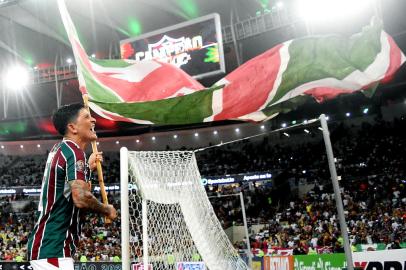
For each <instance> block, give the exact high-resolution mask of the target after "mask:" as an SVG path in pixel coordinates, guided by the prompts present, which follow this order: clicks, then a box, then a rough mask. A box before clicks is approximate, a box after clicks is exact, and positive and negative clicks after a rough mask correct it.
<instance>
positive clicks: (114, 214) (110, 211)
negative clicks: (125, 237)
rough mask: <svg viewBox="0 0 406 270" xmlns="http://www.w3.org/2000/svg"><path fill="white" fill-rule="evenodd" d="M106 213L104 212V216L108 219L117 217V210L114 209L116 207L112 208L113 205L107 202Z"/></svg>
mask: <svg viewBox="0 0 406 270" xmlns="http://www.w3.org/2000/svg"><path fill="white" fill-rule="evenodd" d="M106 207H107V211H106V212H107V214H106V217H107V218H108V219H110V220H114V219H116V218H117V211H116V209H115V208H114V206H113V205H111V204H108V205H107V206H106Z"/></svg>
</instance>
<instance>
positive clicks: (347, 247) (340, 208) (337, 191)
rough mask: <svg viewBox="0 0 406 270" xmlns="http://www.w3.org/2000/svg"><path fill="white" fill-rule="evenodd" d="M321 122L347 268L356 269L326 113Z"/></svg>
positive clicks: (349, 269)
mask: <svg viewBox="0 0 406 270" xmlns="http://www.w3.org/2000/svg"><path fill="white" fill-rule="evenodd" d="M320 123H321V127H322V129H323V138H324V144H325V146H326V152H327V160H328V167H329V169H330V175H331V182H332V183H333V189H334V197H335V201H336V206H337V214H338V221H339V223H340V229H341V235H342V237H343V240H344V243H343V245H344V253H345V259H346V262H347V268H346V269H348V270H354V265H353V261H352V253H351V247H350V240H349V238H348V231H347V223H345V215H344V207H343V201H342V199H341V193H340V186H339V185H338V177H337V170H336V165H335V163H334V155H333V148H332V146H331V140H330V132H329V131H328V125H327V120H326V116H325V115H324V114H322V115H320Z"/></svg>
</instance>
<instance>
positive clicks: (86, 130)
mask: <svg viewBox="0 0 406 270" xmlns="http://www.w3.org/2000/svg"><path fill="white" fill-rule="evenodd" d="M95 125H96V119H94V118H93V117H92V116H91V115H90V113H89V112H88V110H86V109H85V108H83V109H81V110H80V111H79V114H78V117H77V118H76V122H75V128H76V132H77V135H79V137H80V138H81V139H82V140H83V141H87V142H89V141H94V140H96V139H97V135H96V133H95V131H94V127H95Z"/></svg>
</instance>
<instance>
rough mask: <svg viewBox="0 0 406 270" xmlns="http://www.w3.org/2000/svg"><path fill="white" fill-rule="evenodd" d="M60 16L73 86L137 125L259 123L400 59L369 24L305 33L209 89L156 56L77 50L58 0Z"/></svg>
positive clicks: (101, 108) (382, 72)
mask: <svg viewBox="0 0 406 270" xmlns="http://www.w3.org/2000/svg"><path fill="white" fill-rule="evenodd" d="M58 5H59V9H60V12H61V16H62V20H63V23H64V25H65V28H66V31H67V33H68V37H69V40H70V42H71V44H72V48H73V52H74V55H75V60H76V63H77V66H78V69H77V70H78V78H79V85H80V90H81V91H82V93H84V94H85V93H87V94H88V95H89V101H90V107H91V108H92V109H93V110H94V111H95V112H96V113H98V114H99V115H100V116H102V117H105V118H107V119H111V120H115V121H128V122H135V123H140V124H191V123H199V122H209V121H220V120H227V119H240V120H252V121H264V120H266V119H269V118H271V117H273V116H274V115H276V114H277V113H278V112H280V110H281V109H282V108H283V107H284V106H285V107H289V106H291V104H292V103H294V102H295V101H298V100H301V99H302V98H303V97H313V98H315V99H316V100H317V101H319V102H321V101H323V100H326V99H332V98H334V97H336V96H337V95H340V94H344V93H352V92H355V91H360V90H365V89H368V88H370V87H371V86H374V85H376V84H377V83H379V82H385V81H388V80H389V79H390V78H392V77H393V75H394V74H395V72H396V71H397V70H398V69H399V67H400V66H401V65H402V64H403V63H404V62H405V61H406V58H405V56H404V54H403V53H402V52H401V51H400V49H399V47H398V46H397V45H396V43H395V42H394V40H393V39H392V37H390V36H389V35H388V34H386V33H385V32H384V31H383V30H382V27H381V25H380V24H379V23H377V22H374V23H372V24H371V25H370V26H367V27H365V28H364V29H363V31H362V32H361V33H359V34H357V35H353V36H351V37H343V36H338V35H329V36H317V37H305V38H300V39H294V40H290V41H287V42H284V43H282V44H279V45H277V46H275V47H274V48H272V49H270V50H268V51H266V52H265V53H263V54H261V55H259V56H257V57H255V58H253V59H251V60H250V61H248V62H246V63H245V64H243V65H242V66H240V67H238V68H237V69H236V70H234V71H233V72H231V73H230V74H228V75H227V76H226V77H224V78H223V79H222V80H220V81H219V82H217V83H216V84H215V85H214V86H213V87H211V88H204V87H203V86H202V85H201V84H200V83H199V82H197V81H196V80H195V79H193V78H192V77H190V76H188V75H187V74H186V73H185V72H183V71H182V70H181V69H179V68H177V67H175V66H172V65H170V64H166V63H162V62H159V61H155V60H151V61H142V62H137V63H136V62H133V61H130V60H96V59H92V58H90V57H88V55H87V54H86V52H85V50H84V49H83V47H82V45H81V43H80V40H79V38H78V35H77V33H76V30H75V27H74V25H73V23H72V20H71V18H70V16H69V13H68V11H67V9H66V6H65V3H64V0H58Z"/></svg>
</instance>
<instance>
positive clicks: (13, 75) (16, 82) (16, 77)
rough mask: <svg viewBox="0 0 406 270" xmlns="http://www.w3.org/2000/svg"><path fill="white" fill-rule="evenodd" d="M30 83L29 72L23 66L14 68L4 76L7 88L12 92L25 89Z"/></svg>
mask: <svg viewBox="0 0 406 270" xmlns="http://www.w3.org/2000/svg"><path fill="white" fill-rule="evenodd" d="M28 81H29V75H28V71H27V69H25V68H24V67H22V66H15V67H12V68H10V69H9V70H8V71H7V72H6V73H5V74H4V83H5V86H6V87H7V88H9V89H11V90H21V89H23V88H25V87H26V86H27V85H28Z"/></svg>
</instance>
